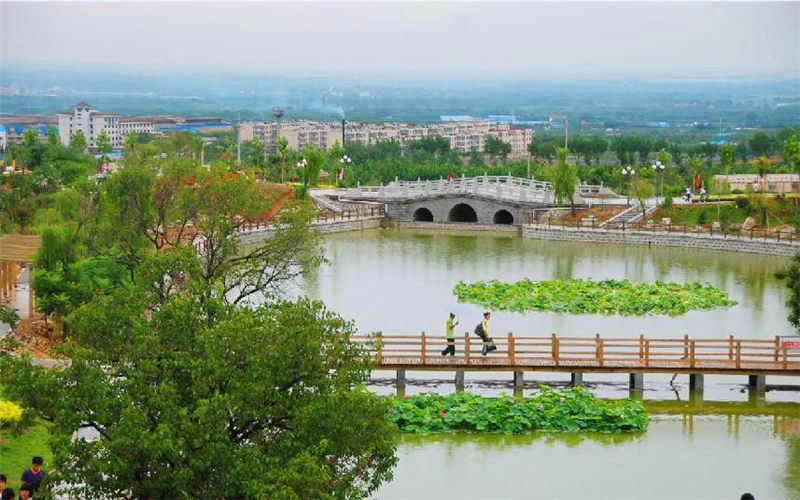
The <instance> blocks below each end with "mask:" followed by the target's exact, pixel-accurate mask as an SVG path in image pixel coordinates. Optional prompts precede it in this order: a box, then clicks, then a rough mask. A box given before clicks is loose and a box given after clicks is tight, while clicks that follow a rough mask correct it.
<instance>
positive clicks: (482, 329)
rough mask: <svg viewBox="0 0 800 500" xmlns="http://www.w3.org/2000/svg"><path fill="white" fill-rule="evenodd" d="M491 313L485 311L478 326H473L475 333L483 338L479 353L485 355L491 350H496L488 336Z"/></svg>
mask: <svg viewBox="0 0 800 500" xmlns="http://www.w3.org/2000/svg"><path fill="white" fill-rule="evenodd" d="M491 316H492V315H491V313H490V312H489V311H486V312H485V313H483V319H482V320H481V322H480V323H478V326H476V327H475V335H477V336H478V337H480V338H481V340H483V349H481V354H482V355H484V356H486V355H487V354H488V353H490V352H491V351H496V350H497V346H496V345H494V340H492V338H491V337H490V336H489V318H491Z"/></svg>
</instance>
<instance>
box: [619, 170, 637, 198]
mask: <svg viewBox="0 0 800 500" xmlns="http://www.w3.org/2000/svg"><path fill="white" fill-rule="evenodd" d="M635 174H636V170H634V169H633V167H630V166H627V167H622V175H624V176H627V177H628V206H631V183H632V180H633V176H634V175H635Z"/></svg>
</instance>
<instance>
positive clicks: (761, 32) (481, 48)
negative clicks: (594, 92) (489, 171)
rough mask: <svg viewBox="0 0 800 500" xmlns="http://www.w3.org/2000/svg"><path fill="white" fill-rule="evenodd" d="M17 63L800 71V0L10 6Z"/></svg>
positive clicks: (396, 70)
mask: <svg viewBox="0 0 800 500" xmlns="http://www.w3.org/2000/svg"><path fill="white" fill-rule="evenodd" d="M3 65H15V66H32V67H34V66H45V67H46V66H48V65H57V66H67V67H71V66H75V67H80V66H87V65H91V66H99V67H106V68H109V67H122V68H149V69H154V70H166V69H173V70H174V69H211V68H213V69H214V70H215V71H232V72H233V71H247V72H252V73H259V72H275V71H286V70H306V71H324V72H328V73H337V74H351V75H360V74H363V75H367V74H384V73H388V74H394V75H405V76H421V75H451V76H452V75H491V76H498V75H503V76H511V77H513V76H523V77H536V76H539V77H547V76H557V75H558V76H589V75H593V76H680V77H704V76H708V77H718V76H748V77H761V76H790V77H797V76H800V2H779V3H766V2H759V3H744V2H736V3H727V2H711V3H687V2H679V3H655V2H652V3H641V2H639V3H633V2H623V3H606V2H594V3H577V2H574V3H519V2H514V3H455V2H446V3H424V2H411V3H388V2H382V3H366V2H358V3H334V2H324V3H310V2H308V3H253V2H251V3H210V2H208V3H189V2H180V3H109V2H81V3H61V2H57V3H48V2H36V3H14V2H0V71H2V66H3Z"/></svg>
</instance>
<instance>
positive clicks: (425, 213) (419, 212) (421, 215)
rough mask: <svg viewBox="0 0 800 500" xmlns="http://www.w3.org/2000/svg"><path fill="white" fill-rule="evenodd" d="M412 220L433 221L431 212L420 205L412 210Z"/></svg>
mask: <svg viewBox="0 0 800 500" xmlns="http://www.w3.org/2000/svg"><path fill="white" fill-rule="evenodd" d="M414 220H415V221H421V222H433V212H431V211H430V210H428V209H427V208H425V207H420V208H418V209H416V210H415V211H414Z"/></svg>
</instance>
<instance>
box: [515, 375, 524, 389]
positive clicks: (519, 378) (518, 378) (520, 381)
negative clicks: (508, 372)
mask: <svg viewBox="0 0 800 500" xmlns="http://www.w3.org/2000/svg"><path fill="white" fill-rule="evenodd" d="M524 386H525V373H524V372H520V371H515V372H514V388H515V389H520V388H522V387H524Z"/></svg>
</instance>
